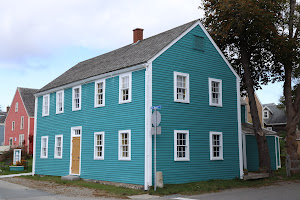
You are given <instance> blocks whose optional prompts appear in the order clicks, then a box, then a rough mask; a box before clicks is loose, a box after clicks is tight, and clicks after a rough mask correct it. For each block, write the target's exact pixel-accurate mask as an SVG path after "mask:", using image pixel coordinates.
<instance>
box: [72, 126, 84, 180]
mask: <svg viewBox="0 0 300 200" xmlns="http://www.w3.org/2000/svg"><path fill="white" fill-rule="evenodd" d="M78 129H79V130H80V135H79V136H78V135H75V130H78ZM81 136H82V126H74V127H71V140H70V167H69V175H80V174H81V144H82V137H81ZM73 137H79V138H80V150H79V151H80V158H79V174H72V150H73V142H72V140H73Z"/></svg>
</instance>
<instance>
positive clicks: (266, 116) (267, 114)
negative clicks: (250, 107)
mask: <svg viewBox="0 0 300 200" xmlns="http://www.w3.org/2000/svg"><path fill="white" fill-rule="evenodd" d="M263 118H264V119H269V111H267V110H265V111H264V116H263Z"/></svg>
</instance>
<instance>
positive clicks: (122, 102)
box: [119, 100, 131, 104]
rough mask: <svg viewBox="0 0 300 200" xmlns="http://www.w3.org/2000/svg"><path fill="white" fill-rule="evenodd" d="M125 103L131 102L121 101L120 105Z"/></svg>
mask: <svg viewBox="0 0 300 200" xmlns="http://www.w3.org/2000/svg"><path fill="white" fill-rule="evenodd" d="M124 103H131V100H130V101H119V104H124Z"/></svg>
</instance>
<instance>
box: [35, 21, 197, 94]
mask: <svg viewBox="0 0 300 200" xmlns="http://www.w3.org/2000/svg"><path fill="white" fill-rule="evenodd" d="M196 21H198V20H194V21H192V22H189V23H187V24H184V25H181V26H178V27H176V28H173V29H171V30H168V31H165V32H163V33H160V34H158V35H155V36H152V37H149V38H146V39H144V40H142V41H139V42H137V43H134V44H129V45H127V46H125V47H122V48H119V49H117V50H114V51H111V52H109V53H106V54H103V55H100V56H97V57H94V58H91V59H89V60H86V61H83V62H80V63H78V64H77V65H75V66H74V67H72V68H71V69H69V70H68V71H66V72H65V73H63V74H62V75H60V76H59V77H57V78H56V79H54V80H53V81H51V82H50V83H48V84H47V85H46V86H44V87H43V88H41V89H40V90H39V91H38V92H43V91H46V90H49V89H53V88H56V87H59V86H63V85H66V84H69V83H72V82H75V81H79V80H83V79H86V78H90V77H93V76H97V75H101V74H105V73H108V72H112V71H116V70H120V69H124V68H127V67H131V66H135V65H139V64H142V63H146V62H147V61H148V60H150V59H151V58H152V57H154V56H155V55H156V54H157V53H159V52H160V51H161V50H162V49H163V48H164V47H166V46H167V45H168V44H170V43H171V42H172V41H173V40H175V39H176V38H177V37H178V36H180V35H181V34H182V33H183V32H184V31H185V30H187V29H188V28H189V27H191V26H192V25H193V24H194V23H195V22H196Z"/></svg>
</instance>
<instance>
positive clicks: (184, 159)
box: [174, 130, 190, 161]
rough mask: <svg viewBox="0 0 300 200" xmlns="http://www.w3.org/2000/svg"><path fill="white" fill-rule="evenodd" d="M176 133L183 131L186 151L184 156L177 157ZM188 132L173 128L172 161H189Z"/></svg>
mask: <svg viewBox="0 0 300 200" xmlns="http://www.w3.org/2000/svg"><path fill="white" fill-rule="evenodd" d="M177 133H185V134H186V146H187V149H186V152H185V155H186V157H185V158H178V157H177ZM189 135H190V132H189V130H174V161H190V136H189Z"/></svg>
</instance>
